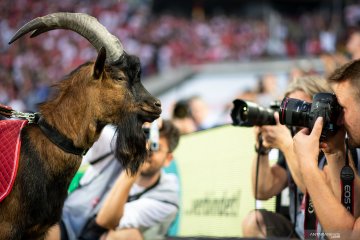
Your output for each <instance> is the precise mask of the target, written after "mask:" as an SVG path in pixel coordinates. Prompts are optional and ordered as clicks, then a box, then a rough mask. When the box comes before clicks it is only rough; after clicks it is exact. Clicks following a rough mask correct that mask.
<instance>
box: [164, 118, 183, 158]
mask: <svg viewBox="0 0 360 240" xmlns="http://www.w3.org/2000/svg"><path fill="white" fill-rule="evenodd" d="M160 137H165V138H166V141H167V143H168V145H169V152H173V151H174V150H175V148H176V147H177V145H178V144H179V139H180V132H179V129H178V128H177V127H175V125H174V124H173V123H172V122H171V121H170V120H163V122H162V127H161V128H160Z"/></svg>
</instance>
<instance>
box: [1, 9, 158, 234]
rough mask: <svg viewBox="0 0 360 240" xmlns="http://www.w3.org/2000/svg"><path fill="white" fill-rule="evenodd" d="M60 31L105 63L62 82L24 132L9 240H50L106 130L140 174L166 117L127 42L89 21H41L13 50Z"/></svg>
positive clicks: (6, 223)
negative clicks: (110, 128) (151, 136)
mask: <svg viewBox="0 0 360 240" xmlns="http://www.w3.org/2000/svg"><path fill="white" fill-rule="evenodd" d="M53 29H68V30H72V31H74V32H77V33H79V34H80V35H82V36H83V37H85V38H86V39H87V40H88V41H89V42H90V43H91V44H92V45H93V46H94V47H95V48H96V49H97V51H98V56H97V58H96V61H95V62H89V63H85V64H83V65H81V66H79V67H78V68H77V69H75V70H74V71H73V72H71V73H70V74H69V75H67V76H66V77H65V78H64V79H63V80H62V81H60V82H59V83H58V84H57V91H56V93H55V94H54V96H53V97H52V98H51V99H50V100H48V101H46V102H44V103H42V104H40V105H39V116H40V119H39V121H38V123H37V124H29V125H27V126H26V127H25V128H24V129H23V130H22V132H21V141H22V145H21V151H20V160H19V167H18V173H17V178H16V180H15V183H14V186H13V190H12V192H11V193H10V194H9V195H8V196H7V198H5V200H4V201H3V202H1V203H0V239H4V240H5V239H6V240H8V239H12V240H16V239H44V237H45V234H46V232H47V231H48V229H49V228H50V227H51V226H52V225H54V224H55V223H56V222H58V221H59V219H60V217H61V210H62V206H63V203H64V200H65V198H66V196H67V188H68V186H69V184H70V181H71V179H72V178H73V176H74V175H75V173H76V171H77V169H78V168H79V166H80V163H81V159H82V156H81V155H82V153H83V150H85V149H88V148H90V147H91V146H92V144H93V143H94V142H95V141H96V140H97V139H98V137H99V135H100V132H101V130H102V129H103V127H104V126H105V125H107V124H114V125H116V126H117V131H118V132H119V134H118V139H117V141H116V142H117V143H116V144H117V148H116V153H115V154H116V156H117V158H118V159H120V161H121V162H122V164H123V165H124V167H126V169H128V170H129V171H130V172H131V173H132V174H134V173H135V172H136V171H137V169H138V167H139V165H140V164H141V163H142V162H143V160H144V158H145V156H146V154H147V150H146V142H145V141H146V140H145V135H144V132H143V131H142V125H143V123H144V122H145V121H147V122H152V121H153V120H155V119H156V118H158V117H159V116H160V113H161V103H160V101H159V100H158V99H156V98H155V97H153V96H152V95H151V94H150V93H149V92H148V91H147V90H146V89H145V88H144V87H143V85H142V83H141V81H140V74H141V71H140V61H139V59H138V58H137V57H136V56H131V55H128V54H127V53H126V52H125V51H124V50H123V47H122V45H121V43H120V41H119V40H118V39H117V38H116V37H115V36H113V35H111V34H110V33H109V32H108V31H107V30H106V28H105V27H104V26H102V25H101V24H100V23H99V22H98V21H97V20H96V19H95V18H93V17H91V16H89V15H87V14H80V13H53V14H49V15H46V16H43V17H38V18H35V19H33V20H32V21H30V22H28V23H26V24H25V25H24V26H23V27H21V28H20V29H19V30H18V31H17V33H16V34H15V35H14V37H13V38H12V39H11V41H10V42H9V44H11V43H12V42H14V41H16V40H17V39H19V38H20V37H22V36H23V35H25V34H27V33H29V32H32V34H31V37H35V36H37V35H39V34H41V33H44V32H47V31H50V30H53ZM59 139H60V140H59ZM64 142H65V143H66V144H65V145H64V144H62V143H64ZM66 145H70V147H69V146H66Z"/></svg>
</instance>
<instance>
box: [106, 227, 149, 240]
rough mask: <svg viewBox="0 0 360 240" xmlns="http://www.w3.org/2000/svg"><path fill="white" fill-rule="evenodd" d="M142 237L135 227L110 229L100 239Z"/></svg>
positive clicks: (120, 239)
mask: <svg viewBox="0 0 360 240" xmlns="http://www.w3.org/2000/svg"><path fill="white" fill-rule="evenodd" d="M142 239H144V238H143V236H142V234H141V232H140V231H139V229H137V228H127V229H118V230H110V231H109V232H108V233H107V234H106V235H105V236H104V237H102V238H100V240H142Z"/></svg>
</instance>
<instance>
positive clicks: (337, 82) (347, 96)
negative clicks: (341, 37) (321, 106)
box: [293, 60, 360, 239]
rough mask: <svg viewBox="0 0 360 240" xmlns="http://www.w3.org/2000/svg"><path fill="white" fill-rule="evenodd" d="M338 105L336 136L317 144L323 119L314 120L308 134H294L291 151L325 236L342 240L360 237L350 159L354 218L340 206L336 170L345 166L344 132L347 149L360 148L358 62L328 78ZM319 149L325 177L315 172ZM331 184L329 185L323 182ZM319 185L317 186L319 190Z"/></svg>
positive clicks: (359, 184)
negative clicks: (325, 166)
mask: <svg viewBox="0 0 360 240" xmlns="http://www.w3.org/2000/svg"><path fill="white" fill-rule="evenodd" d="M328 82H329V83H330V84H331V87H332V89H333V90H334V92H335V94H336V96H337V99H338V102H339V104H340V106H342V107H343V110H342V114H341V116H340V117H339V120H338V124H339V125H341V126H342V128H341V129H340V130H339V131H338V132H337V134H336V135H335V136H334V137H332V138H328V139H326V140H325V141H324V142H321V143H320V134H321V131H322V127H323V119H322V118H318V119H317V120H316V122H315V125H314V127H313V129H312V131H311V133H310V131H309V129H303V130H302V131H300V132H299V133H298V134H296V135H295V137H294V139H293V141H294V151H295V154H296V156H297V161H298V163H299V166H300V171H301V173H302V175H303V179H304V183H305V187H306V190H307V192H308V193H309V195H310V197H311V200H312V203H313V205H314V208H315V212H316V215H317V218H318V220H319V222H320V224H321V225H322V227H323V228H324V230H325V233H326V234H333V233H338V234H339V235H340V237H341V238H342V239H359V238H360V218H359V215H360V213H359V207H360V206H359V205H360V201H359V197H360V195H359V194H358V193H359V191H360V180H359V176H358V174H356V173H358V170H357V169H356V168H355V167H354V163H353V161H352V159H351V156H349V158H350V167H351V168H352V169H353V171H354V173H355V179H354V189H355V190H354V192H355V195H354V196H353V197H354V198H353V199H354V200H355V201H354V215H352V214H351V213H350V212H349V211H348V210H347V209H346V208H345V207H344V206H343V205H342V203H341V200H340V199H341V192H340V171H341V169H342V167H343V166H344V165H345V158H346V154H348V153H346V150H345V149H346V148H345V130H346V133H347V135H348V138H349V141H348V142H349V145H350V146H351V147H360V99H359V89H360V60H355V61H351V62H349V63H347V64H345V65H343V66H342V67H340V68H338V69H337V70H335V71H334V72H333V73H332V74H331V75H330V76H329V78H328ZM319 143H320V144H319ZM319 149H321V150H322V151H323V152H324V153H325V156H326V158H327V160H328V165H329V169H330V171H329V174H324V173H323V172H321V171H319V170H318V169H317V167H316V166H315V165H316V161H315V160H316V158H317V156H318V154H319ZM329 181H330V182H331V186H328V185H327V184H326V183H327V182H329ZM320 186H321V187H320Z"/></svg>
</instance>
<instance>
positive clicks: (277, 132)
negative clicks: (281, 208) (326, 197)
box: [252, 113, 305, 200]
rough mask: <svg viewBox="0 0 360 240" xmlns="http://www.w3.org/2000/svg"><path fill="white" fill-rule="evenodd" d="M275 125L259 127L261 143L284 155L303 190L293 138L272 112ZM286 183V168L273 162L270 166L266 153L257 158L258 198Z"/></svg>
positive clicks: (253, 180)
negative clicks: (276, 149)
mask: <svg viewBox="0 0 360 240" xmlns="http://www.w3.org/2000/svg"><path fill="white" fill-rule="evenodd" d="M274 117H275V120H276V125H275V126H263V127H261V128H259V131H261V133H262V137H263V145H264V147H266V148H278V149H279V150H280V151H281V152H282V153H283V154H284V157H285V160H286V162H287V165H288V167H289V170H290V172H291V175H292V177H293V179H294V182H295V183H296V185H297V186H298V187H299V189H300V190H301V191H305V186H304V183H303V179H302V176H301V173H300V170H299V165H298V162H297V161H296V156H295V154H294V151H293V140H292V136H291V133H290V130H289V129H288V128H287V127H286V126H284V125H281V124H280V122H279V115H278V113H275V114H274ZM256 161H257V156H256V158H255V159H254V162H253V166H252V183H253V192H255V176H256V174H255V173H256ZM287 183H288V178H287V173H286V170H285V169H283V168H282V167H281V166H279V165H277V164H274V165H273V166H270V164H269V157H268V155H262V156H260V160H259V178H258V192H257V197H258V199H261V200H265V199H268V198H270V197H273V196H275V195H277V194H278V193H280V192H281V191H282V190H283V189H284V188H285V187H286V186H287Z"/></svg>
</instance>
